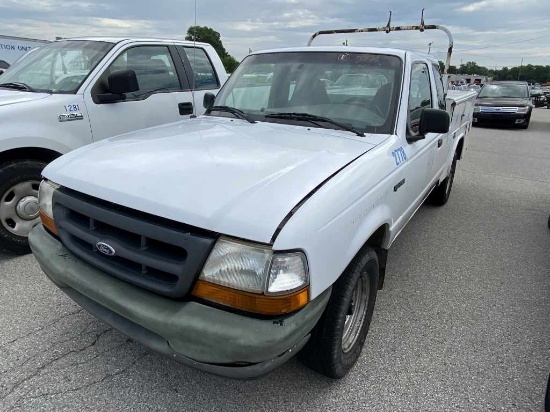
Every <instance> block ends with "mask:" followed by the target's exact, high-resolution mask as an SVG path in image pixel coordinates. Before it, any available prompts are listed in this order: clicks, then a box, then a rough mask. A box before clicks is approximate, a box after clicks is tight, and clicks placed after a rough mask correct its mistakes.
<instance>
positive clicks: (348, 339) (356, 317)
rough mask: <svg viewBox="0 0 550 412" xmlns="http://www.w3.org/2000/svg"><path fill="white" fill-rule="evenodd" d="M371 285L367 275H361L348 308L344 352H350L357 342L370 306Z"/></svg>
mask: <svg viewBox="0 0 550 412" xmlns="http://www.w3.org/2000/svg"><path fill="white" fill-rule="evenodd" d="M369 295H370V283H369V279H368V275H367V273H366V272H365V273H363V274H361V277H360V278H359V280H358V281H357V284H356V285H355V288H354V289H353V292H352V294H351V300H350V303H349V307H348V314H347V315H346V321H345V323H344V334H343V336H342V351H343V352H344V353H347V352H349V351H350V350H351V349H352V348H353V347H354V345H355V342H357V339H358V338H359V335H360V334H361V330H362V329H363V324H364V323H365V318H366V315H367V308H368V304H369Z"/></svg>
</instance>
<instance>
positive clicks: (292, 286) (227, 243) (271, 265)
mask: <svg viewBox="0 0 550 412" xmlns="http://www.w3.org/2000/svg"><path fill="white" fill-rule="evenodd" d="M308 286H309V273H308V266H307V259H306V257H305V255H304V254H303V253H301V252H288V253H279V252H275V253H274V252H273V251H272V250H271V248H270V247H268V246H263V245H256V244H253V243H248V242H241V241H236V240H232V239H227V238H221V239H219V240H218V241H217V242H216V245H215V246H214V249H213V250H212V252H211V253H210V256H209V257H208V259H207V261H206V263H205V265H204V268H203V270H202V272H201V274H200V276H199V280H198V281H197V282H196V284H195V287H194V289H193V295H195V296H197V297H200V298H202V299H206V300H209V301H212V302H216V303H219V304H222V305H226V306H231V307H233V308H236V309H239V310H244V311H249V312H256V313H261V314H265V315H280V314H285V313H291V312H294V311H296V310H298V309H300V308H302V307H304V306H305V305H306V304H307V303H308V301H309V288H308Z"/></svg>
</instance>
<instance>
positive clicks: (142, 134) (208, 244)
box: [29, 25, 476, 378]
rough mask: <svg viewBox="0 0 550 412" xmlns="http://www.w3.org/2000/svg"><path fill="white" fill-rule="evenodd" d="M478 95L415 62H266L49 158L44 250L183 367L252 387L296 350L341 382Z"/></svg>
mask: <svg viewBox="0 0 550 412" xmlns="http://www.w3.org/2000/svg"><path fill="white" fill-rule="evenodd" d="M434 28H439V26H424V25H422V27H416V29H417V30H419V29H422V30H429V29H434ZM390 29H391V28H390ZM393 29H395V30H397V29H398V28H393ZM399 29H400V30H403V28H399ZM356 31H357V30H348V31H340V32H346V33H351V32H356ZM333 32H334V31H330V32H327V34H328V33H333ZM451 44H452V41H451ZM449 49H451V47H450V48H449ZM449 58H450V56H449ZM449 58H448V59H447V63H448V62H449ZM344 76H345V77H344ZM339 78H344V79H345V82H344V81H340V82H338V79H339ZM342 83H345V84H344V85H343V84H342ZM475 96H476V93H475V92H469V91H464V92H462V91H453V92H452V93H449V94H447V95H446V94H445V90H444V87H443V81H442V75H441V74H440V71H439V66H438V62H437V61H436V60H434V59H432V58H431V57H430V56H427V55H423V54H418V53H415V52H411V51H405V50H397V49H386V48H369V47H345V46H324V47H301V48H288V49H279V50H273V51H265V52H258V53H253V54H251V55H249V56H247V57H246V58H245V59H244V61H243V62H242V63H241V65H240V66H239V67H238V69H237V70H236V71H235V73H233V75H232V76H231V77H230V78H229V80H228V81H227V83H226V84H225V85H224V86H223V88H222V89H221V91H220V92H219V94H218V95H217V96H214V95H213V94H206V95H205V98H204V105H205V107H206V108H207V111H206V115H205V116H200V117H198V118H196V119H190V120H186V121H182V122H178V123H174V124H170V125H164V126H159V127H156V128H151V129H147V130H142V131H139V132H135V133H130V134H127V135H125V136H118V137H114V138H110V139H107V140H105V141H103V142H99V143H96V144H93V145H90V146H87V147H84V148H82V149H80V150H77V151H74V152H72V153H69V154H67V155H65V156H63V157H62V158H60V159H58V160H56V161H54V162H52V163H51V164H50V165H49V166H48V167H47V168H46V169H45V170H44V172H43V175H44V179H45V180H43V181H42V183H41V186H40V194H39V202H40V216H41V218H42V225H38V226H36V227H35V228H34V229H33V230H32V231H31V234H30V236H29V240H30V245H31V248H32V251H33V253H34V254H35V257H36V258H37V260H38V262H39V264H40V266H41V267H42V269H43V270H44V272H45V273H46V275H47V276H48V277H49V278H50V279H51V280H52V281H53V282H54V283H55V284H56V285H58V286H59V287H60V288H61V289H62V290H63V291H64V292H65V293H67V294H68V295H69V296H70V297H71V298H72V299H74V300H75V301H76V302H77V303H79V304H80V305H81V306H83V307H84V308H85V309H86V310H88V311H89V312H90V313H92V314H94V315H95V316H97V317H98V318H100V319H102V320H104V321H105V322H107V323H109V324H111V325H112V326H113V327H114V328H116V329H119V330H121V331H122V332H123V333H125V334H127V335H129V336H131V337H132V338H133V339H135V340H137V341H139V342H142V343H143V344H145V345H147V346H149V347H150V348H152V349H154V350H156V351H158V352H160V353H163V354H165V355H167V356H169V357H170V358H172V359H175V360H178V361H180V362H182V363H184V364H187V365H189V366H192V367H195V368H199V369H202V370H205V371H208V372H211V373H215V374H219V375H224V376H230V377H235V378H252V377H257V376H261V375H263V374H265V373H267V372H269V371H271V370H273V369H274V368H276V367H277V366H279V365H280V364H282V363H283V362H285V361H286V360H288V359H289V358H290V357H292V356H294V355H295V354H296V353H297V352H299V351H301V358H302V360H303V361H304V362H305V363H306V364H307V365H309V366H310V367H312V368H313V369H315V370H316V371H318V372H320V373H322V374H324V375H326V376H329V377H332V378H340V377H342V376H344V375H345V374H346V373H347V372H348V371H349V370H350V368H352V366H353V365H354V364H355V362H356V361H357V359H358V357H359V355H360V354H361V350H362V348H363V345H364V342H365V339H366V335H367V332H368V329H369V324H370V320H371V318H372V314H373V311H374V305H375V301H376V296H377V292H378V289H380V288H381V287H382V285H383V283H384V278H385V274H386V260H387V256H388V249H389V248H390V246H391V245H392V243H393V242H394V240H395V239H396V237H397V236H398V235H399V233H400V232H401V230H402V229H403V228H404V227H405V225H406V224H407V222H408V221H409V220H410V219H411V217H412V216H413V215H414V213H415V212H416V210H417V209H418V208H419V207H420V206H421V205H422V203H423V202H424V200H425V199H427V198H429V200H430V201H431V202H432V203H433V204H435V205H444V204H445V203H446V202H447V201H448V199H449V195H450V193H451V189H452V184H453V177H454V174H455V168H456V164H457V161H458V160H459V159H461V158H462V156H463V155H464V151H465V148H466V138H467V136H468V133H469V131H470V128H471V125H472V113H473V107H474V101H475ZM442 253H443V252H442Z"/></svg>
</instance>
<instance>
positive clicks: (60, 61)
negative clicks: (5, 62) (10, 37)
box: [0, 40, 114, 93]
mask: <svg viewBox="0 0 550 412" xmlns="http://www.w3.org/2000/svg"><path fill="white" fill-rule="evenodd" d="M113 45H114V44H113V43H106V42H98V41H85V40H66V41H60V42H54V43H50V44H48V45H47V46H44V47H41V48H40V49H38V50H36V51H33V52H32V53H30V54H29V55H28V56H27V55H26V56H25V58H23V59H20V60H18V61H17V62H15V63H14V64H13V65H12V66H11V68H10V69H9V70H8V71H7V72H6V73H4V74H3V75H2V77H0V84H1V83H19V84H25V85H26V86H28V87H29V88H30V89H32V90H34V91H39V92H49V93H75V92H76V91H77V90H78V88H79V87H80V85H81V84H82V83H83V82H84V80H86V77H88V74H90V72H91V71H92V70H93V69H94V68H95V66H96V65H97V64H98V63H99V62H100V61H101V59H103V57H104V56H105V55H106V54H107V52H108V51H109V50H111V48H112V47H113Z"/></svg>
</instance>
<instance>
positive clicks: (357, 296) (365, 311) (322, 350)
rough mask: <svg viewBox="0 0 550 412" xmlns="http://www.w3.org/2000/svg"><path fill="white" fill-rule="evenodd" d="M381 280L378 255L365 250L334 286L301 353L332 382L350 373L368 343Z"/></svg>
mask: <svg viewBox="0 0 550 412" xmlns="http://www.w3.org/2000/svg"><path fill="white" fill-rule="evenodd" d="M378 277H379V266H378V257H377V255H376V252H375V251H374V250H372V249H371V248H365V249H363V250H362V251H361V252H359V254H358V255H357V256H356V257H355V259H354V260H353V261H352V262H351V263H350V265H349V266H348V267H347V268H346V270H345V271H344V273H343V274H342V275H341V276H340V278H339V279H338V280H337V281H336V283H335V284H334V285H333V289H332V294H331V296H330V299H329V302H328V304H327V308H326V309H325V312H324V313H323V316H322V317H321V319H320V320H319V322H318V323H317V325H316V326H315V328H314V329H313V331H312V334H311V338H310V339H309V341H308V343H307V345H306V346H305V347H304V349H303V350H302V351H301V352H300V355H299V359H300V360H301V361H302V363H304V364H305V365H306V366H308V367H309V368H311V369H313V370H314V371H316V372H319V373H321V374H323V375H325V376H327V377H329V378H332V379H339V378H342V377H344V376H345V375H346V374H347V373H348V372H349V371H350V369H351V368H352V367H353V365H355V362H356V361H357V359H358V358H359V356H360V355H361V350H362V349H363V345H364V344H365V339H366V337H367V332H368V330H369V326H370V322H371V319H372V314H373V312H374V304H375V303H376V294H377V292H378ZM346 320H347V321H348V324H347V325H346Z"/></svg>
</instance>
